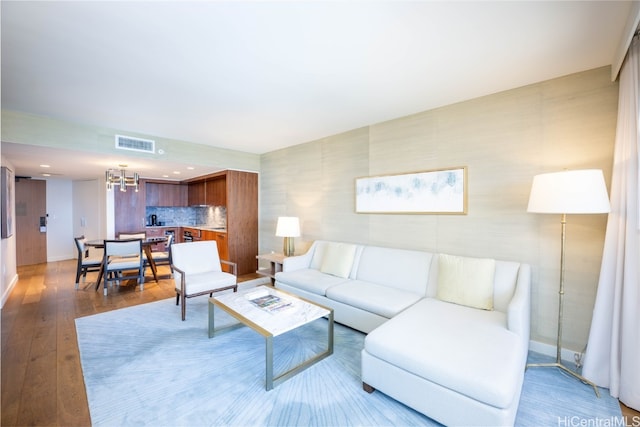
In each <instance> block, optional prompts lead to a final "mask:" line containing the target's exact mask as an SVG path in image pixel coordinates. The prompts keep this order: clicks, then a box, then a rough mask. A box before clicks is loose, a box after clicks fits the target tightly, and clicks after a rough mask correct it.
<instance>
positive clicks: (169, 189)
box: [146, 181, 187, 207]
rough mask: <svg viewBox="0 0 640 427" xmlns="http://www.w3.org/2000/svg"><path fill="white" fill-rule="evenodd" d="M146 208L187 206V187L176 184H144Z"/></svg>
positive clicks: (148, 182)
mask: <svg viewBox="0 0 640 427" xmlns="http://www.w3.org/2000/svg"><path fill="white" fill-rule="evenodd" d="M146 198H147V199H146V203H147V206H173V207H180V206H187V186H186V185H184V184H180V183H177V182H151V181H147V183H146Z"/></svg>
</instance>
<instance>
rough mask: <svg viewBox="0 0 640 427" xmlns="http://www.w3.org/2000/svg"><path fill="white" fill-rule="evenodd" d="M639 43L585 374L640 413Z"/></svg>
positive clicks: (627, 86)
mask: <svg viewBox="0 0 640 427" xmlns="http://www.w3.org/2000/svg"><path fill="white" fill-rule="evenodd" d="M639 74H640V41H639V40H638V36H637V35H636V36H635V37H634V38H633V42H632V43H631V47H630V48H629V52H628V55H627V58H626V60H625V63H624V65H623V67H622V70H621V73H620V96H619V101H618V124H617V128H616V141H615V148H614V165H613V175H612V179H611V213H610V214H609V219H608V222H607V232H606V237H605V243H604V253H603V257H602V266H601V271H600V281H599V283H598V293H597V296H596V302H595V307H594V309H593V320H592V322H591V330H590V332H589V344H588V346H587V352H586V355H585V362H584V367H583V370H582V374H583V375H584V377H585V378H587V379H589V380H591V381H593V382H594V383H596V384H597V385H599V386H601V387H606V388H609V391H610V393H611V395H612V396H613V397H617V398H618V399H620V401H622V402H623V403H624V404H625V405H627V406H629V407H631V408H634V409H636V410H640V223H639V211H640V204H639V203H640V197H639V196H638V193H639V191H640V188H639V180H640V177H639V176H638V163H640V159H639V156H640V150H639V145H640V134H639V132H640V128H639V124H638V123H639V121H640V108H639V104H640V101H639V100H640V90H639V89H640V88H639V86H638V76H639Z"/></svg>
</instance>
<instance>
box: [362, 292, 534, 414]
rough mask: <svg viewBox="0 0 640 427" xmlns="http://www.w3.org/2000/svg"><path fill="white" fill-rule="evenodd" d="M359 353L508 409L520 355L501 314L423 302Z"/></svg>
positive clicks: (378, 332)
mask: <svg viewBox="0 0 640 427" xmlns="http://www.w3.org/2000/svg"><path fill="white" fill-rule="evenodd" d="M365 350H366V351H367V352H368V353H369V354H371V355H373V356H375V357H377V358H379V359H382V360H384V361H386V362H388V363H390V364H392V365H395V366H397V367H400V368H402V369H404V370H406V371H408V372H411V373H413V374H415V375H417V376H419V377H422V378H424V379H426V380H428V381H431V382H434V383H436V384H439V385H441V386H443V387H446V388H448V389H450V390H454V391H456V392H458V393H461V394H464V395H466V396H469V397H471V398H473V399H475V400H478V401H480V402H483V403H485V404H487V405H491V406H494V407H497V408H507V407H509V406H510V405H511V404H512V402H513V399H514V396H517V395H518V388H519V387H520V386H521V383H522V378H523V375H524V365H523V360H525V359H524V355H523V352H524V351H525V350H524V349H523V348H522V344H521V342H520V339H519V337H518V336H517V335H516V334H514V333H513V332H511V331H509V330H508V329H507V327H506V316H505V314H504V313H502V312H499V311H486V310H479V309H474V308H470V307H465V306H460V305H456V304H452V303H448V302H444V301H440V300H437V299H433V298H426V299H423V300H421V301H419V302H417V303H416V304H414V305H413V306H412V307H410V308H408V309H407V310H405V311H403V312H402V313H400V314H398V315H397V316H395V317H394V318H393V319H391V320H389V321H387V322H386V323H384V324H383V325H381V326H379V327H378V328H376V329H375V330H373V331H372V332H371V333H370V334H369V335H367V337H366V339H365Z"/></svg>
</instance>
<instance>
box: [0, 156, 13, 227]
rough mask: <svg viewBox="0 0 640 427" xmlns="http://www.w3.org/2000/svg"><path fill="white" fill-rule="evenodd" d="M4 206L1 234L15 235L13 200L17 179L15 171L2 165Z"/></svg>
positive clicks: (2, 209) (2, 208)
mask: <svg viewBox="0 0 640 427" xmlns="http://www.w3.org/2000/svg"><path fill="white" fill-rule="evenodd" d="M1 171H2V172H1V173H2V207H1V208H0V210H1V215H0V217H1V222H2V225H1V227H0V228H1V235H2V238H3V239H6V238H7V237H11V236H13V231H14V221H13V200H14V194H15V193H14V192H15V180H14V176H13V171H12V170H11V169H9V168H8V167H5V166H2V169H1Z"/></svg>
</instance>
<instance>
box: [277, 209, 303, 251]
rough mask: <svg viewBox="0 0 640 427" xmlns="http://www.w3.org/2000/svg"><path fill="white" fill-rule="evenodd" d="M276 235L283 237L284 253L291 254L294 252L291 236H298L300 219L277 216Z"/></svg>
mask: <svg viewBox="0 0 640 427" xmlns="http://www.w3.org/2000/svg"><path fill="white" fill-rule="evenodd" d="M276 236H278V237H284V247H283V252H284V255H285V256H293V254H294V253H295V246H294V242H293V240H294V239H293V238H294V237H299V236H300V220H299V219H298V217H295V216H281V217H278V224H277V225H276Z"/></svg>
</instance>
